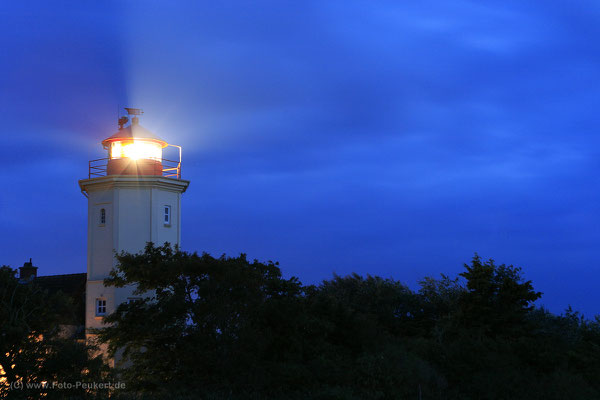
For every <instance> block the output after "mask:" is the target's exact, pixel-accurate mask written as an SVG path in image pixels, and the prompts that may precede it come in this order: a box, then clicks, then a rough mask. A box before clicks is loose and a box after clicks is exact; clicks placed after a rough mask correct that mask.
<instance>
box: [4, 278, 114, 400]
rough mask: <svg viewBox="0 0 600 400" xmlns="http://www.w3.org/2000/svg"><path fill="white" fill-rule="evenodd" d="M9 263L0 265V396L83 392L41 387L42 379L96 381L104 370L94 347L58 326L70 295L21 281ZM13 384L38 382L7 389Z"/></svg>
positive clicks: (68, 308) (69, 310) (68, 309)
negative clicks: (71, 337) (49, 292)
mask: <svg viewBox="0 0 600 400" xmlns="http://www.w3.org/2000/svg"><path fill="white" fill-rule="evenodd" d="M15 272H16V271H14V270H12V269H11V268H9V267H6V266H3V267H0V321H1V324H0V398H4V397H10V398H33V397H38V396H41V395H42V394H43V395H44V397H45V398H49V399H52V398H62V397H63V396H73V395H78V396H83V395H87V394H89V393H87V392H86V391H84V390H82V389H80V388H78V389H77V390H61V391H56V390H54V391H53V390H44V389H43V388H41V387H40V386H39V384H41V383H42V382H50V383H52V382H77V381H84V382H88V381H90V380H91V381H98V380H100V379H99V378H100V377H101V376H102V373H103V371H104V364H103V362H102V360H101V358H99V357H97V358H91V357H89V356H88V354H89V352H90V351H92V350H94V349H93V348H90V347H89V346H86V345H84V344H82V343H78V342H76V341H73V340H71V339H69V338H67V337H65V335H63V332H62V331H61V326H60V321H61V320H62V319H63V317H64V316H65V315H68V314H69V313H72V312H73V308H72V303H71V302H70V299H69V298H67V297H66V296H64V295H62V293H60V292H59V293H57V294H54V295H49V294H48V293H47V292H46V291H44V290H42V289H40V288H39V287H38V286H37V285H36V284H35V283H34V282H29V283H20V282H19V281H18V279H17V278H16V277H15ZM11 384H12V385H15V384H16V385H17V386H19V385H20V384H30V385H36V384H37V385H38V387H37V388H30V389H27V388H24V389H22V390H10V387H11Z"/></svg>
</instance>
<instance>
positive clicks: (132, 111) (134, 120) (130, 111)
mask: <svg viewBox="0 0 600 400" xmlns="http://www.w3.org/2000/svg"><path fill="white" fill-rule="evenodd" d="M125 110H126V111H127V114H129V115H134V117H133V118H131V124H132V125H137V124H138V123H139V122H140V119H139V118H138V117H137V115H142V114H143V113H144V110H142V109H141V108H130V107H125Z"/></svg>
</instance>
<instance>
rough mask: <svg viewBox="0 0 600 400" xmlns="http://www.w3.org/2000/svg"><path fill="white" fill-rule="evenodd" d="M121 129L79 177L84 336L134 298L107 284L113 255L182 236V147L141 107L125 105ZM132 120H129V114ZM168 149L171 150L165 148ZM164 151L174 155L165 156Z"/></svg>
mask: <svg viewBox="0 0 600 400" xmlns="http://www.w3.org/2000/svg"><path fill="white" fill-rule="evenodd" d="M126 110H127V112H128V116H127V117H121V118H119V130H118V131H117V132H116V133H115V134H114V135H112V136H110V137H108V138H106V139H104V140H103V141H102V146H103V149H104V151H106V157H104V158H99V159H95V160H92V161H90V162H89V168H88V179H83V180H80V181H79V186H80V188H81V191H82V193H83V194H84V195H85V196H86V197H87V201H88V230H87V235H88V236H87V239H88V240H87V283H86V301H85V331H86V338H87V339H88V340H89V339H91V338H92V337H93V335H92V334H91V333H90V329H91V328H101V327H102V319H103V318H104V316H106V315H108V314H111V313H112V312H114V311H115V310H116V308H117V307H118V305H119V304H121V303H123V302H128V301H132V300H135V295H134V293H133V292H134V289H135V288H134V287H124V288H115V287H105V286H104V283H103V281H104V279H105V278H108V276H109V273H110V271H111V270H112V268H113V267H114V266H115V264H116V260H115V254H116V253H120V252H122V251H126V252H129V253H138V252H140V251H142V250H143V249H144V247H145V246H146V243H148V242H153V243H155V244H157V245H160V244H163V243H165V242H169V243H171V244H173V245H178V244H179V243H180V240H181V195H182V194H183V193H184V192H185V190H186V189H187V187H188V185H189V181H186V180H183V179H182V178H181V147H179V146H175V145H172V144H169V143H167V142H166V141H165V140H163V139H161V138H159V137H158V136H156V135H155V134H154V133H152V132H150V131H149V130H148V129H146V128H144V127H143V126H141V125H140V123H139V116H140V115H141V114H142V113H143V112H142V111H141V110H140V109H135V108H126ZM130 118H131V122H130V124H129V125H127V123H128V122H129V119H130ZM168 148H170V149H168ZM167 150H168V151H169V152H171V153H174V154H177V155H178V159H177V157H174V158H176V159H175V160H169V159H167V158H165V157H163V153H166V152H167Z"/></svg>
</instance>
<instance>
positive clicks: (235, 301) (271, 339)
mask: <svg viewBox="0 0 600 400" xmlns="http://www.w3.org/2000/svg"><path fill="white" fill-rule="evenodd" d="M117 260H118V265H117V267H116V268H115V269H114V270H113V271H112V272H111V274H110V277H109V278H108V279H106V280H105V285H108V286H111V285H112V286H116V287H123V286H126V285H136V287H137V289H136V293H137V294H138V295H139V296H142V298H141V299H140V300H138V301H135V302H133V303H124V304H121V305H119V307H118V308H117V310H116V312H115V313H113V314H112V315H110V316H108V317H107V318H105V322H106V324H107V326H106V327H105V328H103V329H101V330H99V331H98V335H99V339H100V340H101V341H103V342H106V343H108V345H109V346H108V348H109V352H110V354H111V355H112V356H114V355H115V354H117V352H118V351H122V353H121V360H120V361H121V362H120V365H124V364H127V363H130V364H131V365H132V367H131V368H126V369H123V370H122V376H123V378H124V379H126V380H127V381H128V382H130V384H131V385H130V387H131V388H132V389H133V390H138V391H146V392H152V393H167V392H168V393H171V394H172V393H174V392H177V391H178V390H184V391H185V392H186V393H190V392H192V393H198V394H199V395H200V394H202V393H207V392H209V391H213V392H220V391H223V392H230V391H231V390H236V388H239V387H241V386H243V387H244V388H245V390H246V391H248V392H252V391H258V390H261V387H260V386H264V385H269V384H271V385H274V383H273V382H272V381H271V380H270V378H269V377H270V376H271V374H270V373H269V372H271V371H272V370H275V369H276V368H274V367H272V368H268V366H269V365H275V366H276V364H277V363H278V362H279V359H280V357H279V354H280V353H281V350H282V349H283V348H285V347H286V346H289V345H290V343H289V342H287V340H286V335H287V333H288V331H289V330H290V328H289V325H288V324H286V323H285V321H286V320H288V319H290V318H292V319H293V317H294V316H295V315H296V314H297V313H296V312H295V310H296V308H297V307H296V299H297V298H298V297H299V296H300V295H301V293H302V288H301V285H300V283H299V282H298V281H297V279H295V278H291V279H283V278H282V276H281V271H280V270H279V268H278V267H277V265H276V264H275V263H272V262H268V263H266V264H265V263H260V262H258V261H256V260H255V261H253V262H250V261H248V260H247V258H246V256H245V255H243V254H242V255H240V256H239V257H225V256H222V257H219V258H214V257H212V256H210V255H208V254H202V255H198V254H197V253H193V254H191V253H187V252H183V251H180V250H179V249H177V248H175V249H173V248H171V247H170V245H169V244H168V243H166V244H165V245H163V246H159V247H155V246H154V245H153V244H151V243H149V244H148V245H147V246H146V248H145V251H144V252H143V253H139V254H126V253H122V254H120V255H118V256H117ZM273 321H275V322H273ZM290 336H291V335H290ZM259 361H260V362H262V363H259ZM182 388H184V389H182Z"/></svg>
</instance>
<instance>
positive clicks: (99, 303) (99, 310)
mask: <svg viewBox="0 0 600 400" xmlns="http://www.w3.org/2000/svg"><path fill="white" fill-rule="evenodd" d="M96 315H97V316H102V315H106V299H96Z"/></svg>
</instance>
